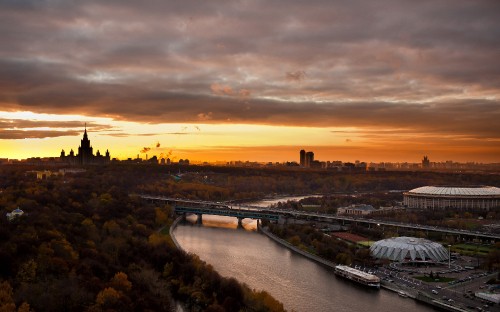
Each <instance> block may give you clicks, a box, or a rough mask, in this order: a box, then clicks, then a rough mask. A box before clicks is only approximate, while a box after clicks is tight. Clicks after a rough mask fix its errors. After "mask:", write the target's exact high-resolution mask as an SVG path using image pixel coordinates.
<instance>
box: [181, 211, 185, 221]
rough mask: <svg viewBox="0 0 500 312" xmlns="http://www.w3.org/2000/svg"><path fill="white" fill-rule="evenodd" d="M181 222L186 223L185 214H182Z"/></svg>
mask: <svg viewBox="0 0 500 312" xmlns="http://www.w3.org/2000/svg"><path fill="white" fill-rule="evenodd" d="M182 222H186V213H185V212H184V213H183V214H182Z"/></svg>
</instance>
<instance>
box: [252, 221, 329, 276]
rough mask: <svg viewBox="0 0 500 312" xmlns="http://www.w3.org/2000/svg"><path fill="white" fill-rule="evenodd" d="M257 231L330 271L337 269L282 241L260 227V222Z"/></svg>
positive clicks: (321, 259) (327, 262)
mask: <svg viewBox="0 0 500 312" xmlns="http://www.w3.org/2000/svg"><path fill="white" fill-rule="evenodd" d="M257 230H258V231H259V232H261V233H262V234H264V235H266V236H267V237H269V238H270V239H272V240H273V241H275V242H277V243H278V244H281V245H282V246H285V247H286V248H288V249H290V250H292V251H294V252H296V253H298V254H301V255H302V256H304V257H306V258H309V259H311V260H313V261H315V262H317V263H319V264H321V265H323V266H326V267H328V268H330V269H335V266H336V264H335V263H333V262H331V261H328V260H325V259H323V258H321V257H318V256H316V255H313V254H311V253H309V252H307V251H304V250H302V249H299V248H297V247H296V246H294V245H292V244H290V243H289V242H287V241H286V240H284V239H281V238H279V237H278V236H276V235H274V234H272V233H271V232H269V231H268V230H267V228H266V227H262V226H261V225H260V222H257Z"/></svg>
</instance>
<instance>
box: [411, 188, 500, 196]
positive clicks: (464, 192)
mask: <svg viewBox="0 0 500 312" xmlns="http://www.w3.org/2000/svg"><path fill="white" fill-rule="evenodd" d="M408 194H415V195H448V196H500V188H498V187H494V186H479V187H456V186H422V187H419V188H416V189H413V190H411V191H408Z"/></svg>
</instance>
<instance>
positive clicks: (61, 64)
mask: <svg viewBox="0 0 500 312" xmlns="http://www.w3.org/2000/svg"><path fill="white" fill-rule="evenodd" d="M176 2H179V3H176ZM499 12H500V2H499V1H487V0H478V1H468V0H443V1H409V0H408V1H394V0H380V1H361V0H360V1H335V0H328V1H322V0H313V1H298V0H297V1H295V0H287V1H272V2H269V1H259V0H241V1H239V0H237V1H219V0H215V1H190V0H187V1H174V2H172V1H160V0H157V1H153V0H152V1H145V2H143V1H127V0H123V1H92V0H89V1H72V2H69V1H43V0H37V1H34V0H33V1H2V2H0V33H1V34H2V44H1V45H0V158H14V159H23V158H28V157H34V156H39V157H47V156H58V155H59V153H60V152H61V150H62V149H64V150H65V151H66V152H69V151H70V150H71V149H73V150H75V151H76V150H77V149H78V145H79V144H80V139H81V138H82V134H83V130H84V127H85V124H86V125H87V131H88V134H89V139H90V140H91V143H92V145H93V147H94V151H97V150H100V152H101V153H104V152H105V151H106V149H109V151H110V153H111V157H116V158H119V159H125V158H128V157H133V158H135V157H136V156H137V155H138V154H139V156H140V157H142V158H145V157H146V151H147V154H148V156H149V157H152V156H153V155H156V156H158V157H161V156H164V157H167V156H168V157H170V158H171V159H174V160H175V159H180V158H188V159H190V160H191V161H205V160H206V161H216V160H219V161H222V160H225V161H230V160H250V161H273V162H274V161H280V162H281V161H298V155H299V150H300V149H306V150H307V151H314V153H315V158H316V159H319V160H325V161H326V160H331V161H333V160H342V161H354V160H361V161H366V162H370V161H374V162H382V161H391V162H396V161H408V162H420V160H421V159H422V157H423V156H424V155H428V156H429V158H430V160H431V161H445V160H454V161H460V162H466V161H474V162H500V19H498V14H499Z"/></svg>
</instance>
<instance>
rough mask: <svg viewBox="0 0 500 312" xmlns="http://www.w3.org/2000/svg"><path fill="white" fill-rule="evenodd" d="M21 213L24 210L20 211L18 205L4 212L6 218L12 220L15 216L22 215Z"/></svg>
mask: <svg viewBox="0 0 500 312" xmlns="http://www.w3.org/2000/svg"><path fill="white" fill-rule="evenodd" d="M23 214H24V211H22V210H21V209H19V207H18V208H16V209H14V210H13V211H12V212H8V213H7V214H6V216H7V220H9V221H12V220H14V219H15V218H19V217H20V216H22V215H23Z"/></svg>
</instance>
